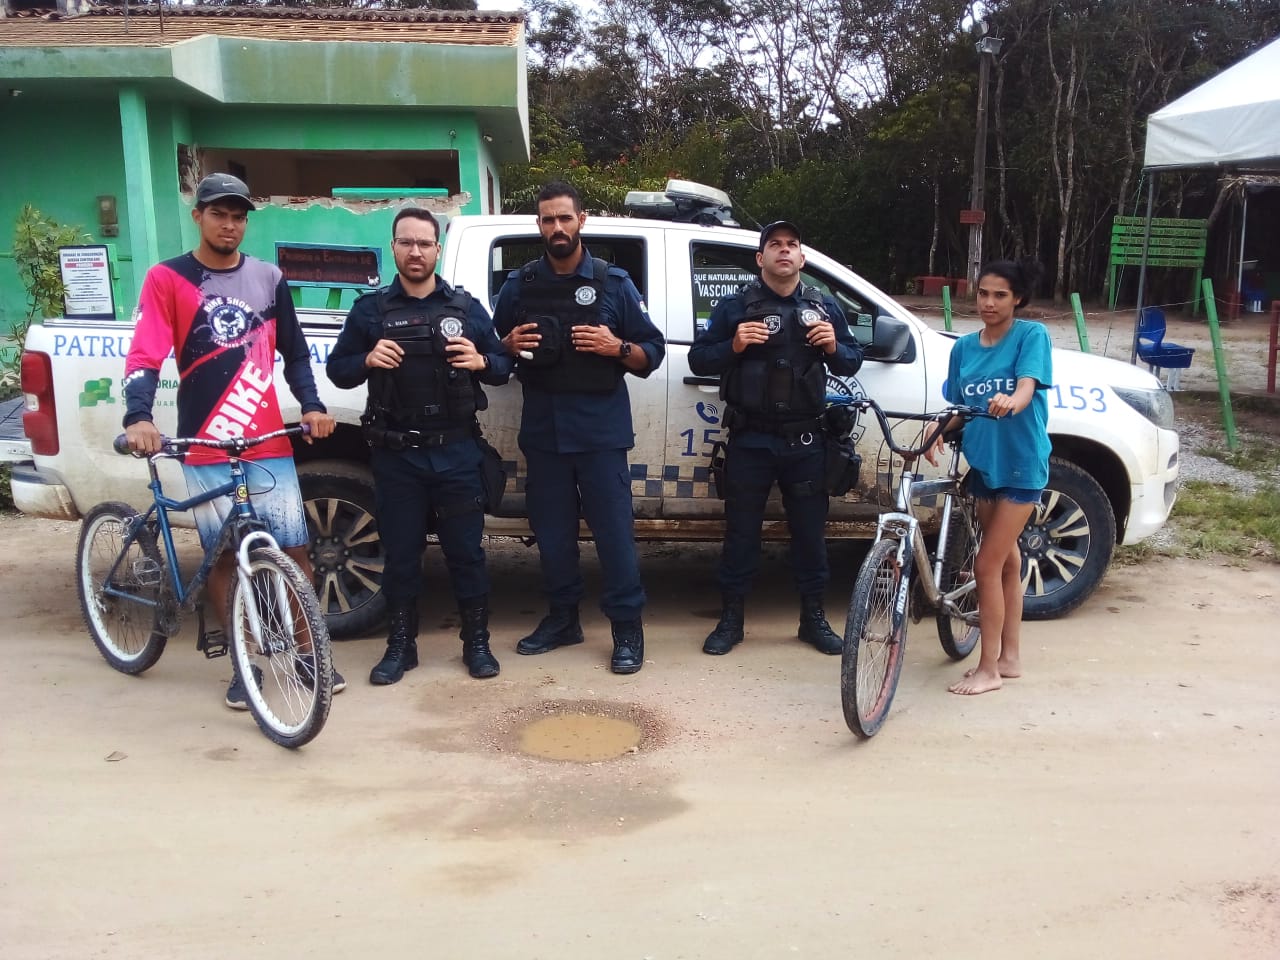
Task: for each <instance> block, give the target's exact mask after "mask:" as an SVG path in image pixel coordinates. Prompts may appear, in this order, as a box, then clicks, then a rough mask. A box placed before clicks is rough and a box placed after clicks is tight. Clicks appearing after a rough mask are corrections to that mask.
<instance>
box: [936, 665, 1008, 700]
mask: <svg viewBox="0 0 1280 960" xmlns="http://www.w3.org/2000/svg"><path fill="white" fill-rule="evenodd" d="M1003 683H1004V681H1003V680H1001V679H1000V674H999V672H998V671H989V670H983V669H982V668H981V667H977V668H975V669H973V670H970V671H969V672H967V673H966V674H965V675H964V677H963V678H961V679H960V680H957V681H956V682H955V683H953V684H952V685H951V686H949V687H947V689H948V690H950V691H951V692H952V693H959V694H963V695H965V696H972V695H973V694H977V693H989V692H990V691H992V690H999V689H1000V687H1001V686H1002V685H1003Z"/></svg>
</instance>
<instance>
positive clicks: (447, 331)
mask: <svg viewBox="0 0 1280 960" xmlns="http://www.w3.org/2000/svg"><path fill="white" fill-rule="evenodd" d="M440 333H441V335H442V336H443V337H445V339H448V338H449V337H460V336H462V321H461V320H459V319H458V318H457V317H445V318H444V319H443V320H441V321H440Z"/></svg>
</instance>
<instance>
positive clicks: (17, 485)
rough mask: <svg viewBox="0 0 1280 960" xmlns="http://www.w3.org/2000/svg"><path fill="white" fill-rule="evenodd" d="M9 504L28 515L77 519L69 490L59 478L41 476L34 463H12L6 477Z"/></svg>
mask: <svg viewBox="0 0 1280 960" xmlns="http://www.w3.org/2000/svg"><path fill="white" fill-rule="evenodd" d="M9 487H10V489H11V491H12V492H13V505H14V506H15V507H17V508H18V509H19V510H21V511H22V512H23V513H25V514H27V516H30V517H45V518H46V519H49V520H79V519H80V511H79V510H77V509H76V505H75V502H74V501H73V500H72V499H71V493H70V491H69V490H67V485H66V484H64V483H63V482H62V480H61V478H54V477H49V476H45V475H44V474H42V473H40V471H39V470H37V469H36V466H35V464H34V463H31V462H27V463H15V464H14V465H13V473H12V474H11V475H10V477H9Z"/></svg>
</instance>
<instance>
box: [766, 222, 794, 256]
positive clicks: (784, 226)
mask: <svg viewBox="0 0 1280 960" xmlns="http://www.w3.org/2000/svg"><path fill="white" fill-rule="evenodd" d="M778 230H790V231H791V232H792V233H794V234H795V235H796V239H797V240H799V241H800V242H801V243H803V242H804V238H803V237H801V236H800V228H799V227H797V226H796V225H795V224H794V223H792V222H791V221H790V220H775V221H773V223H770V224H767V225H766V226H765V228H764V229H763V230H761V231H760V252H761V253H763V252H764V245H765V244H766V243H768V242H769V237H770V236H771V235H772V234H773V233H775V232H777V231H778Z"/></svg>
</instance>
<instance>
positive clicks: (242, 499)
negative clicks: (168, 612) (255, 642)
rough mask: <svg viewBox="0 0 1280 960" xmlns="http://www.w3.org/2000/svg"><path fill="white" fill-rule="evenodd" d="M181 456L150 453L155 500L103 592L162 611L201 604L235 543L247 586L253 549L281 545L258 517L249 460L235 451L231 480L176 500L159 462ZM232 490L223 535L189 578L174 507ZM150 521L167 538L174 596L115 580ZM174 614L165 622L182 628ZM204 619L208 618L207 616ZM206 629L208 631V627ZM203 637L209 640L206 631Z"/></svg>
mask: <svg viewBox="0 0 1280 960" xmlns="http://www.w3.org/2000/svg"><path fill="white" fill-rule="evenodd" d="M178 456H180V454H179V453H177V452H172V451H167V450H162V451H161V452H159V453H155V454H152V455H151V456H149V457H148V458H147V469H148V471H149V473H150V475H151V481H150V482H149V483H148V484H147V489H148V490H150V491H151V498H152V502H151V505H150V506H149V507H148V508H147V509H146V511H145V512H143V513H142V514H140V515H139V516H138V517H136V518H135V520H134V523H133V524H131V526H130V529H129V530H128V532H127V533H126V534H125V537H124V541H123V543H122V548H121V551H120V554H119V555H118V556H117V557H116V560H115V562H114V563H112V565H111V567H110V569H109V570H108V571H107V576H106V579H105V581H104V583H103V588H102V592H103V593H104V594H106V595H107V596H110V597H114V598H116V599H121V600H128V601H131V602H133V603H139V604H142V605H143V606H148V607H152V608H154V609H155V610H156V611H157V612H158V613H161V612H164V610H165V607H166V605H167V604H168V603H170V602H176V605H177V608H178V609H180V610H182V611H185V612H190V611H192V610H193V609H195V607H196V605H197V598H198V597H200V595H201V589H202V588H203V587H204V585H205V583H206V582H207V580H208V578H209V574H210V572H211V571H212V570H213V566H214V564H215V563H217V561H218V558H219V557H221V556H222V554H223V553H224V552H225V551H226V550H228V549H229V548H231V547H232V546H233V545H235V544H238V545H239V549H238V551H237V563H236V568H237V576H238V577H240V578H241V580H242V582H243V584H244V586H245V587H246V588H247V586H248V583H247V579H248V575H249V549H250V548H251V547H252V545H253V544H255V543H257V542H259V541H262V542H264V544H265V545H266V546H270V547H273V548H278V544H277V543H276V540H275V538H274V537H272V536H271V534H270V532H269V531H268V530H267V528H266V524H265V523H264V522H263V521H262V520H260V519H259V518H258V515H257V513H256V512H255V511H254V509H253V501H252V498H251V496H250V494H249V485H248V483H247V482H246V480H245V470H244V462H243V461H242V460H241V459H240V458H239V457H230V458H229V459H228V461H227V462H228V465H229V467H230V472H231V475H230V478H229V479H228V480H227V482H226V483H222V484H219V485H218V486H217V487H215V488H214V489H212V490H208V491H205V492H204V493H200V494H197V495H195V496H193V497H188V498H186V499H185V500H175V499H173V498H172V497H168V496H166V495H165V493H164V488H163V485H162V483H161V481H160V475H159V471H158V469H157V464H158V463H159V462H160V461H161V460H166V459H174V458H176V457H178ZM226 496H230V497H231V501H232V508H231V511H230V512H229V513H228V514H227V516H226V518H225V519H224V520H223V522H222V526H221V528H220V529H219V531H218V538H217V540H216V541H215V542H214V544H213V546H212V547H211V548H210V549H209V550H206V551H205V553H204V559H203V561H202V562H201V564H200V566H199V568H198V569H197V570H196V572H195V573H194V575H193V576H192V577H191V580H190V581H188V582H187V583H185V584H184V583H183V580H182V569H181V565H180V564H179V562H178V553H177V548H176V547H175V546H174V542H173V526H172V524H171V523H170V521H169V512H170V511H171V510H177V511H187V510H191V509H192V508H194V507H198V506H200V505H201V504H204V503H209V502H211V501H214V500H217V499H218V498H219V497H226ZM148 525H154V527H155V528H156V529H157V531H158V535H159V540H160V541H161V542H162V543H163V547H164V555H163V560H164V564H165V571H166V572H167V574H168V584H169V586H170V588H171V589H172V591H173V596H172V598H170V597H168V596H166V595H165V594H164V593H163V592H162V594H161V596H160V598H159V599H158V600H150V599H147V598H145V597H139V596H137V595H136V594H133V593H128V592H126V591H123V590H120V589H119V588H117V587H115V586H113V583H114V582H115V576H116V572H117V570H118V568H119V564H120V562H121V560H122V559H123V558H124V556H125V555H126V554H127V552H128V548H129V546H130V545H132V544H133V543H134V542H135V541H136V540H137V539H138V536H139V534H140V532H141V531H142V530H143V529H145V528H146V527H147V526H148ZM250 616H251V618H256V611H254V612H252V613H251V614H250ZM170 620H171V617H170V616H166V617H165V622H164V627H165V632H166V633H168V634H169V635H172V633H173V632H175V630H176V626H177V624H176V622H174V623H172V624H170V622H169V621H170ZM201 622H202V623H203V619H202V621H201ZM258 626H259V625H258V624H257V623H254V624H253V627H254V628H255V629H257V628H258ZM290 626H292V624H290ZM201 632H202V634H203V630H202V631H201ZM200 643H201V644H203V643H204V637H203V636H202V637H201V641H200Z"/></svg>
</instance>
